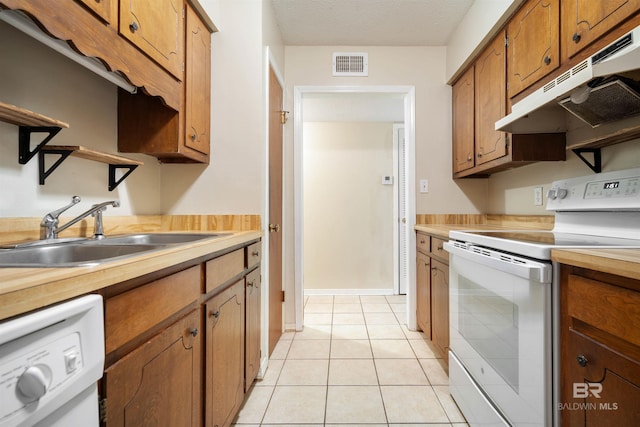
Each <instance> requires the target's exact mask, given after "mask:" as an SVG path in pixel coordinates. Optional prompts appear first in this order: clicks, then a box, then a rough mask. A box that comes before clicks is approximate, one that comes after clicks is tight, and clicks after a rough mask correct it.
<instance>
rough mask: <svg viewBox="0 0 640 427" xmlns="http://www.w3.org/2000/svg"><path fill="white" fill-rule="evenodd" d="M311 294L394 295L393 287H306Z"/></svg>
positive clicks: (308, 293)
mask: <svg viewBox="0 0 640 427" xmlns="http://www.w3.org/2000/svg"><path fill="white" fill-rule="evenodd" d="M304 294H305V296H309V295H394V293H393V289H305V290H304Z"/></svg>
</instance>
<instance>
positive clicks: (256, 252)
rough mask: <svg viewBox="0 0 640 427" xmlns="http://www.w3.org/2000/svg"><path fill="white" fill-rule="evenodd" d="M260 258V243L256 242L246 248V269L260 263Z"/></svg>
mask: <svg viewBox="0 0 640 427" xmlns="http://www.w3.org/2000/svg"><path fill="white" fill-rule="evenodd" d="M261 258H262V242H257V243H254V244H253V245H250V246H247V268H251V267H253V266H254V265H257V264H258V263H260V259H261Z"/></svg>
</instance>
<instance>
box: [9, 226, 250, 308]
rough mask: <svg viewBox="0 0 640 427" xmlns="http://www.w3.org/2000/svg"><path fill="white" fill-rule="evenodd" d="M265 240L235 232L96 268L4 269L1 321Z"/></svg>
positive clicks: (107, 263)
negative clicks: (257, 240)
mask: <svg viewBox="0 0 640 427" xmlns="http://www.w3.org/2000/svg"><path fill="white" fill-rule="evenodd" d="M261 237H262V232H261V231H241V232H231V233H230V234H229V235H225V236H222V237H219V238H217V239H212V240H203V241H197V242H193V243H189V244H184V245H175V246H170V247H167V248H164V249H160V250H157V251H153V252H147V253H143V254H141V255H136V256H132V257H129V258H126V259H124V260H117V261H112V262H106V263H104V264H101V265H98V266H95V267H66V268H0V320H3V319H7V318H9V317H12V316H16V315H19V314H22V313H26V312H28V311H31V310H34V309H38V308H41V307H45V306H47V305H51V304H55V303H57V302H61V301H64V300H67V299H69V298H74V297H77V296H80V295H84V294H87V293H91V292H95V291H97V290H100V289H103V288H106V287H108V286H111V285H114V284H117V283H121V282H123V281H126V280H129V279H133V278H136V277H140V276H143V275H145V274H149V273H153V272H155V271H158V270H162V269H164V268H168V267H172V266H175V265H178V264H181V263H184V262H188V261H191V260H196V259H198V258H200V257H205V256H207V255H209V254H213V253H216V252H221V251H224V250H226V249H229V248H232V247H234V246H242V245H244V244H246V243H248V242H250V241H253V240H256V239H259V238H261Z"/></svg>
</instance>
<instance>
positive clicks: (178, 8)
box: [119, 0, 184, 80]
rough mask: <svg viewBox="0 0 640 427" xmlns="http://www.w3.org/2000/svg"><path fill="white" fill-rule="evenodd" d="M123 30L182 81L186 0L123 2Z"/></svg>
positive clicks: (121, 13) (139, 46)
mask: <svg viewBox="0 0 640 427" xmlns="http://www.w3.org/2000/svg"><path fill="white" fill-rule="evenodd" d="M119 31H120V34H121V35H122V36H123V37H125V38H127V39H128V40H130V41H131V42H132V43H133V44H135V45H136V46H137V47H138V48H139V49H141V50H142V51H143V52H144V53H146V54H147V55H149V57H151V58H152V59H153V60H154V61H156V62H157V63H158V64H160V65H161V66H162V67H164V68H165V69H166V70H167V71H169V72H170V73H171V74H172V75H174V76H175V77H176V78H177V79H178V80H182V75H183V72H184V1H183V0H154V1H152V2H150V1H146V0H127V1H121V2H120V24H119Z"/></svg>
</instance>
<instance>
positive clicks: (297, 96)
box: [293, 86, 415, 330]
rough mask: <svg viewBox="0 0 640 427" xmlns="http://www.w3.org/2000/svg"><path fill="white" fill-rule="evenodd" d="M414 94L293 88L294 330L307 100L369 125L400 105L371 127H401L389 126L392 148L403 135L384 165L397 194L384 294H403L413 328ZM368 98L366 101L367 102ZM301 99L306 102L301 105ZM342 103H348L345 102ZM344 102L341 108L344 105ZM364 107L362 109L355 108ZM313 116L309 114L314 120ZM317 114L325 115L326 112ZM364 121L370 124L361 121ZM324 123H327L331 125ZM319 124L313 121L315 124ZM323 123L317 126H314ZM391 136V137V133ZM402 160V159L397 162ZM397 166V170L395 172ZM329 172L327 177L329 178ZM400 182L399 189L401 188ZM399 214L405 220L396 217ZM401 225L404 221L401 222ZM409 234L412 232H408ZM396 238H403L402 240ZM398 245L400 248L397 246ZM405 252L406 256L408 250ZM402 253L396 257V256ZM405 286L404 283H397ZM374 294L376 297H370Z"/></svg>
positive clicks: (300, 298)
mask: <svg viewBox="0 0 640 427" xmlns="http://www.w3.org/2000/svg"><path fill="white" fill-rule="evenodd" d="M414 91H415V89H414V88H413V87H409V86H364V87H325V86H323V87H306V86H305V87H295V88H294V114H293V117H294V119H295V121H294V153H293V154H294V200H295V202H294V216H295V219H294V224H295V233H294V234H295V242H294V244H295V247H296V250H295V268H294V270H295V274H294V277H295V298H296V301H295V314H296V319H295V321H296V329H297V330H301V329H302V327H303V302H304V289H305V287H304V281H305V279H304V271H305V269H304V253H305V231H304V230H305V219H304V217H305V215H304V200H305V198H304V192H305V189H304V184H303V183H304V153H305V151H304V150H305V143H304V127H305V121H307V119H308V117H309V114H311V110H312V108H313V107H310V106H309V103H307V102H305V101H306V100H308V99H310V98H318V97H320V98H322V97H327V98H330V97H331V96H338V97H340V99H341V101H343V102H342V103H343V107H345V108H344V112H345V114H346V112H347V111H348V112H349V114H353V113H354V112H356V113H355V118H353V119H351V120H353V121H358V120H360V121H371V120H372V119H371V118H370V117H371V115H372V114H373V115H380V114H384V111H385V108H386V107H382V108H381V107H380V106H381V105H382V104H380V103H381V102H382V103H384V102H387V103H388V102H389V100H391V99H395V100H396V101H397V102H399V103H400V108H401V112H400V119H399V120H398V119H397V118H396V119H391V120H389V119H388V118H386V119H385V118H381V117H377V118H376V119H373V121H376V120H377V121H385V120H389V121H391V122H396V123H397V122H401V124H402V125H403V126H394V128H393V133H394V134H396V136H395V137H394V140H395V141H394V142H396V143H397V142H398V140H397V135H403V136H404V138H402V139H403V140H404V141H405V142H406V144H403V145H402V148H403V149H400V148H399V145H396V146H394V147H393V154H394V161H393V162H392V161H391V160H389V166H390V167H391V166H392V164H393V165H394V166H393V168H392V169H391V170H393V172H390V176H387V177H386V178H387V179H388V180H389V181H388V183H391V182H392V183H393V184H392V186H393V187H395V188H396V192H397V193H396V194H394V200H395V202H394V206H395V210H394V212H393V214H392V215H391V217H392V218H393V221H391V220H390V221H389V229H390V230H393V240H392V242H391V246H392V247H393V249H392V251H393V253H392V254H391V255H392V258H393V259H394V262H393V267H392V270H393V275H394V278H393V279H392V280H393V285H392V287H389V289H388V290H386V291H384V293H387V294H392V293H399V292H400V289H402V290H405V291H406V302H407V308H408V310H407V321H406V323H407V325H408V326H409V327H410V328H415V297H414V295H415V265H414V263H411V262H409V260H410V259H412V251H411V248H412V247H414V248H415V234H414V233H413V232H412V231H413V226H414V225H415V198H414V197H410V195H411V194H415V167H414V164H413V159H414V158H415V156H414V152H415V142H414V134H415V131H414V129H415V118H414V105H415V101H414V98H415V94H414ZM367 96H368V97H369V98H368V99H367ZM305 98H306V99H305ZM354 99H356V100H357V99H367V100H366V101H365V105H366V106H365V107H358V102H357V101H354ZM345 100H347V101H345ZM345 102H346V104H345ZM360 105H363V104H360ZM336 109H337V110H341V109H340V108H336V104H334V107H333V108H332V110H333V111H329V112H332V113H333V114H334V115H335V114H336V113H337V114H340V111H335V110H336ZM316 113H317V112H314V114H316ZM320 114H321V115H322V114H328V112H327V111H325V112H324V113H322V112H321V113H320ZM367 115H368V117H369V118H366V117H367ZM327 117H328V116H326V117H325V121H331V119H328V120H327ZM314 120H318V119H314ZM319 121H322V120H319ZM390 133H391V131H390ZM398 156H402V158H400V157H398ZM398 165H399V166H400V167H398ZM400 170H402V172H404V173H403V174H402V175H403V177H404V178H403V179H402V180H399V179H398V176H399V173H400ZM329 172H331V171H327V173H329ZM379 179H380V180H381V181H380V182H379V184H381V185H384V180H385V176H380V177H379ZM400 181H402V183H400ZM398 185H404V188H403V189H402V191H400V189H399V187H398ZM401 200H402V201H403V202H402V203H403V205H402V209H400V206H399V203H400V202H399V201H401ZM402 214H404V216H400V215H402ZM402 219H404V221H402ZM409 231H411V232H409ZM401 236H402V237H403V238H401ZM401 241H402V243H401ZM407 248H408V250H405V249H407ZM401 252H402V253H403V255H402V256H400V253H401ZM413 254H414V255H415V251H413ZM401 282H404V283H401ZM374 292H375V291H374Z"/></svg>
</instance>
